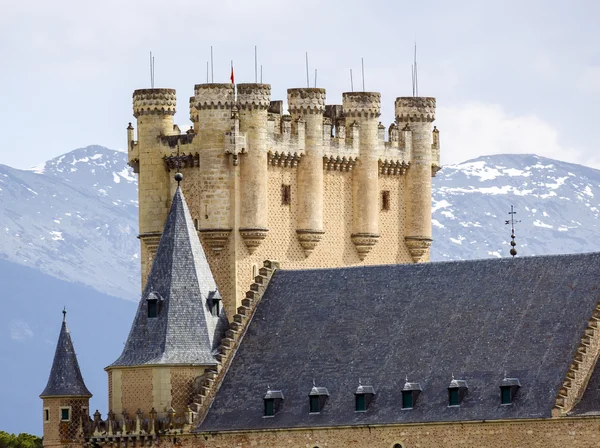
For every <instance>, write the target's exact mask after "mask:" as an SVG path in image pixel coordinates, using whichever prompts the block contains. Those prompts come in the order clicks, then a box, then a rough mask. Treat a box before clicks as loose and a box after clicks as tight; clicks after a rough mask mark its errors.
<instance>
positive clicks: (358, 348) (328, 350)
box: [198, 253, 600, 431]
mask: <svg viewBox="0 0 600 448" xmlns="http://www.w3.org/2000/svg"><path fill="white" fill-rule="evenodd" d="M599 287H600V254H598V253H592V254H579V255H562V256H549V257H530V258H516V259H496V260H478V261H462V262H445V263H429V264H418V265H415V264H413V265H391V266H365V267H348V268H340V269H322V270H304V271H284V270H279V271H277V272H275V274H274V276H273V278H272V279H271V281H270V283H269V285H268V287H267V290H266V291H265V294H264V296H263V298H262V300H261V302H260V303H259V305H258V308H257V310H256V313H255V315H254V317H253V319H252V321H251V323H250V326H249V328H248V331H247V333H246V336H245V337H244V339H243V340H242V343H241V344H240V348H239V349H238V351H237V353H236V356H235V358H234V359H233V361H232V365H231V367H230V368H229V371H228V373H227V375H226V377H225V378H224V382H223V384H222V385H221V388H220V390H219V391H218V393H217V395H216V397H215V400H214V402H213V404H212V406H211V409H210V410H209V413H208V415H207V417H206V419H205V420H204V422H203V423H202V424H201V425H200V427H199V428H198V430H199V431H205V430H206V431H219V430H236V429H268V428H293V427H322V426H336V425H361V424H365V425H368V424H386V423H409V422H439V421H468V420H484V419H485V420H496V419H519V418H539V417H550V416H551V410H552V408H553V406H554V402H555V398H556V395H557V393H558V391H559V388H560V386H561V383H562V381H563V379H564V377H565V375H566V372H567V370H568V368H569V365H570V363H571V361H572V359H573V357H574V355H575V352H576V349H577V346H578V344H579V342H580V339H581V337H582V335H583V333H584V329H585V327H586V325H587V321H588V319H589V318H590V317H591V315H592V312H593V309H594V308H595V306H596V303H597V301H598V295H597V294H598V288H599ZM452 375H454V376H455V377H456V378H459V379H461V380H464V381H466V382H467V384H468V387H469V390H468V394H467V396H466V397H465V398H464V400H463V401H462V403H461V405H460V406H459V407H448V389H447V388H448V385H449V383H450V381H451V379H452ZM505 375H506V376H508V377H511V378H518V379H519V381H520V383H521V388H520V389H519V392H518V393H517V395H516V398H515V402H514V404H513V405H510V406H501V405H500V387H499V386H500V384H501V383H502V380H503V379H504V378H505ZM359 378H360V379H362V382H363V384H369V385H372V386H373V387H374V388H375V390H376V392H377V393H376V395H375V397H374V401H373V402H372V404H371V405H370V407H369V409H368V410H367V412H355V406H354V392H355V391H356V388H357V386H358V382H359ZM406 378H408V380H409V381H410V382H418V383H419V384H420V386H421V388H422V392H421V393H420V395H419V397H418V400H417V402H416V404H415V406H414V409H412V410H401V409H400V408H401V390H402V387H403V386H404V384H405V380H406ZM313 379H314V381H315V382H316V384H318V385H319V386H322V387H327V389H328V391H329V398H328V401H327V403H326V404H325V407H324V409H323V411H322V412H321V413H320V414H319V415H309V399H308V395H309V393H310V391H311V388H312V384H313ZM267 385H270V387H272V388H274V389H277V390H281V392H282V393H283V395H284V396H285V400H284V402H283V405H282V408H281V410H280V411H279V412H278V413H277V414H276V415H275V416H274V417H273V418H263V417H262V415H263V396H264V394H265V391H266V390H267ZM598 402H600V401H598Z"/></svg>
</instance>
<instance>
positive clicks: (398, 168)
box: [379, 159, 410, 176]
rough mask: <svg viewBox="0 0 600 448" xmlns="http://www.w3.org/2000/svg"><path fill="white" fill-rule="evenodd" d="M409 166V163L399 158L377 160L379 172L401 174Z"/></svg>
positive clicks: (393, 174) (404, 172)
mask: <svg viewBox="0 0 600 448" xmlns="http://www.w3.org/2000/svg"><path fill="white" fill-rule="evenodd" d="M409 166H410V163H406V162H403V161H402V162H401V161H400V160H387V159H386V160H379V174H386V175H392V176H401V175H403V174H406V170H407V169H408V167H409Z"/></svg>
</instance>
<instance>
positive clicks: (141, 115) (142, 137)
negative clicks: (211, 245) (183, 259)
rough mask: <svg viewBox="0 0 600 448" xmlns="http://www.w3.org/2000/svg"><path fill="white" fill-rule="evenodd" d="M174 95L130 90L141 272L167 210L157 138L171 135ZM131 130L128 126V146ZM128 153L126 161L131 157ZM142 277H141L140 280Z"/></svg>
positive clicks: (166, 178)
mask: <svg viewBox="0 0 600 448" xmlns="http://www.w3.org/2000/svg"><path fill="white" fill-rule="evenodd" d="M176 103H177V100H176V95H175V90H174V89H141V90H136V91H135V92H133V115H134V117H135V118H137V131H138V140H137V143H136V144H135V151H130V154H132V155H135V156H137V157H138V161H137V162H134V164H135V165H137V168H138V190H139V222H140V235H139V238H140V242H141V261H142V273H145V272H147V271H148V268H149V264H150V263H151V260H152V257H153V256H154V253H155V252H156V248H157V247H158V242H159V240H160V232H161V231H162V227H163V225H164V222H165V219H166V217H167V212H168V210H169V208H168V207H169V200H170V180H169V176H168V172H167V171H165V169H164V166H163V156H164V155H163V153H162V149H161V143H160V137H161V136H168V135H171V134H173V115H175V107H176ZM132 136H133V130H132V129H128V145H129V146H130V147H131V146H132V144H131V142H130V141H129V139H130V138H132ZM132 155H130V164H132V157H135V156H132ZM144 281H145V279H144V278H143V279H142V283H144Z"/></svg>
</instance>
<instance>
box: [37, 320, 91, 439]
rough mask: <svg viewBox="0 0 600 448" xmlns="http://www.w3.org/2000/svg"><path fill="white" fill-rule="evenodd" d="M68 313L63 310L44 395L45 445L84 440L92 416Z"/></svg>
mask: <svg viewBox="0 0 600 448" xmlns="http://www.w3.org/2000/svg"><path fill="white" fill-rule="evenodd" d="M66 315H67V312H66V311H63V321H62V326H61V329H60V335H59V336H58V343H57V344H56V352H55V354H54V361H53V362H52V369H51V370H50V376H49V378H48V384H47V385H46V388H45V389H44V391H43V392H42V393H41V395H40V398H41V399H42V400H43V402H44V411H43V420H44V447H55V446H65V445H70V444H73V443H79V444H81V443H82V442H83V427H84V425H85V424H86V423H87V422H88V420H89V401H90V398H91V397H92V394H91V393H90V391H89V390H88V388H87V387H86V385H85V383H84V381H83V377H82V376H81V370H80V369H79V363H78V362H77V356H76V355H75V349H74V348H73V341H72V340H71V334H70V333H69V329H68V328H67V321H66Z"/></svg>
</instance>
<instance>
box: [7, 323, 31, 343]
mask: <svg viewBox="0 0 600 448" xmlns="http://www.w3.org/2000/svg"><path fill="white" fill-rule="evenodd" d="M8 328H9V331H10V338H11V339H12V340H13V341H19V342H21V341H25V340H27V339H31V338H32V337H33V331H32V330H31V328H29V325H27V323H26V322H25V321H23V320H20V319H17V320H12V321H11V322H10V324H9V327H8Z"/></svg>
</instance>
